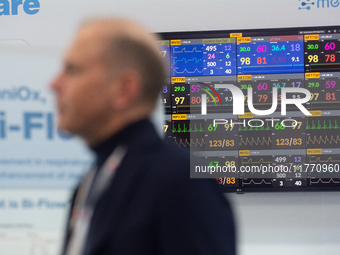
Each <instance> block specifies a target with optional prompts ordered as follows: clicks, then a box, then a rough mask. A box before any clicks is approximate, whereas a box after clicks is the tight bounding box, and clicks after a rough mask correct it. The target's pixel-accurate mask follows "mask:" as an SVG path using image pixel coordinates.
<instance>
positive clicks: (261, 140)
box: [239, 137, 272, 146]
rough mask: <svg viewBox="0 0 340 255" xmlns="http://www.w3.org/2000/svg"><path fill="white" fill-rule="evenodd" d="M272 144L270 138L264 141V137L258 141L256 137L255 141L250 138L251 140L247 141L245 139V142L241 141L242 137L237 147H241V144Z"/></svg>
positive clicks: (247, 139)
mask: <svg viewBox="0 0 340 255" xmlns="http://www.w3.org/2000/svg"><path fill="white" fill-rule="evenodd" d="M271 143H272V139H271V138H270V137H268V139H266V138H265V137H262V139H260V138H259V137H257V139H256V140H255V139H254V137H252V138H251V140H249V138H248V137H247V138H246V139H245V140H244V139H243V137H242V138H241V139H240V142H239V145H240V146H241V145H242V144H244V145H248V144H249V145H253V144H255V145H259V144H260V145H265V144H267V145H270V144H271Z"/></svg>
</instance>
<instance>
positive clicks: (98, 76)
mask: <svg viewBox="0 0 340 255" xmlns="http://www.w3.org/2000/svg"><path fill="white" fill-rule="evenodd" d="M157 39H158V38H157V37H156V36H155V35H152V34H150V33H149V32H148V31H146V30H145V29H144V28H142V27H140V26H139V25H137V24H135V23H132V22H130V21H126V20H121V19H112V20H109V19H105V20H95V21H92V22H90V23H87V24H86V25H85V26H83V27H82V28H81V30H80V31H79V33H78V35H77V36H76V38H75V40H74V41H73V43H72V45H71V47H70V48H69V50H68V51H67V53H66V55H65V59H64V67H63V70H62V71H61V73H60V74H59V76H58V77H57V78H56V79H55V81H54V82H53V84H52V89H53V90H54V91H55V93H56V95H57V104H58V112H59V123H58V126H59V128H60V129H62V130H64V131H68V132H70V133H73V134H76V135H79V136H80V137H82V138H83V139H84V140H85V142H86V143H87V145H88V146H89V147H90V148H91V150H93V151H94V152H95V153H96V163H95V166H94V167H93V168H92V169H91V170H90V171H89V172H88V173H87V174H86V175H85V177H84V178H83V180H82V181H81V183H80V185H79V187H78V189H77V192H76V194H75V198H74V200H73V204H72V208H71V211H72V212H71V214H70V219H69V223H68V231H67V234H66V241H65V245H64V249H63V254H67V255H77V254H87V255H90V254H103V255H105V254H114V255H119V254H129V255H132V254H133V255H137V254H147V255H152V254H169V255H180V254H195V255H198V254H202V255H209V254H235V238H234V224H233V219H232V214H231V210H230V207H229V204H228V203H227V201H226V200H225V198H224V197H223V195H222V194H221V193H220V192H219V190H218V187H216V185H215V183H214V182H213V181H207V180H199V179H190V178H189V174H190V173H189V165H190V157H189V154H188V152H186V151H181V150H179V149H178V148H175V147H172V146H170V145H167V144H166V143H165V142H163V141H162V140H161V139H160V138H159V136H158V135H157V134H156V132H155V130H154V127H153V125H152V124H151V123H150V121H149V120H148V117H149V115H150V113H151V112H152V111H153V109H154V107H155V104H156V101H157V98H158V95H159V92H160V89H161V87H162V86H163V84H164V81H165V68H164V64H163V62H162V59H161V56H160V54H159V50H158V48H157V43H156V40H157Z"/></svg>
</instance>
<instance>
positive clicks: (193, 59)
mask: <svg viewBox="0 0 340 255" xmlns="http://www.w3.org/2000/svg"><path fill="white" fill-rule="evenodd" d="M195 59H196V61H195ZM202 60H203V58H201V59H197V58H192V59H188V60H187V59H186V58H182V59H180V60H175V64H176V63H177V62H179V61H185V64H186V63H188V62H189V61H195V62H196V64H197V63H198V62H200V61H202Z"/></svg>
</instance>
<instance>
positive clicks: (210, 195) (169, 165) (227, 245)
mask: <svg viewBox="0 0 340 255" xmlns="http://www.w3.org/2000/svg"><path fill="white" fill-rule="evenodd" d="M124 143H125V144H126V145H127V147H128V152H127V154H126V156H125V158H124V159H123V161H122V164H121V165H120V167H119V168H118V170H117V172H116V175H115V177H114V179H113V181H112V184H111V185H110V187H109V188H108V189H107V190H106V191H105V192H104V193H103V195H102V196H101V197H100V198H99V200H98V202H97V205H96V207H95V210H94V214H93V218H92V222H91V225H90V230H89V235H88V238H87V241H86V246H85V252H84V254H85V255H93V254H102V255H106V254H112V255H122V254H124V255H139V254H140V255H141V254H145V255H153V254H162V255H181V254H186V255H187V254H195V255H199V254H202V255H210V254H214V255H217V254H235V236H234V223H233V218H232V213H231V209H230V206H229V204H228V202H227V201H226V199H225V198H224V196H223V194H222V193H221V192H220V190H219V188H218V186H217V185H216V183H215V181H213V180H203V179H190V172H189V165H190V156H189V152H187V151H184V150H180V149H178V148H175V147H174V146H172V145H168V144H166V143H165V142H163V141H162V140H161V139H160V138H159V137H158V135H157V134H156V132H155V130H154V128H153V125H152V124H151V123H150V122H149V121H147V125H143V128H138V129H135V130H133V132H131V133H130V134H129V136H128V137H127V139H125V141H124ZM66 243H67V240H66Z"/></svg>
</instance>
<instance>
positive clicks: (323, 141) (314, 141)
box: [306, 135, 340, 144]
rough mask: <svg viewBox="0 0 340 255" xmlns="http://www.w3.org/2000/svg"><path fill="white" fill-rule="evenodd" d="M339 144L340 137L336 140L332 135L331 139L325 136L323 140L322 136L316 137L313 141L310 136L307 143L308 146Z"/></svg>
mask: <svg viewBox="0 0 340 255" xmlns="http://www.w3.org/2000/svg"><path fill="white" fill-rule="evenodd" d="M338 142H340V137H339V135H337V136H336V138H334V136H333V135H331V137H330V138H328V136H327V135H326V136H325V138H323V137H322V136H321V135H320V136H319V138H317V137H316V136H314V137H313V139H312V138H311V137H310V136H308V138H307V142H306V143H307V144H309V143H312V144H321V143H323V144H327V143H329V144H332V143H335V144H337V143H338Z"/></svg>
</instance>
